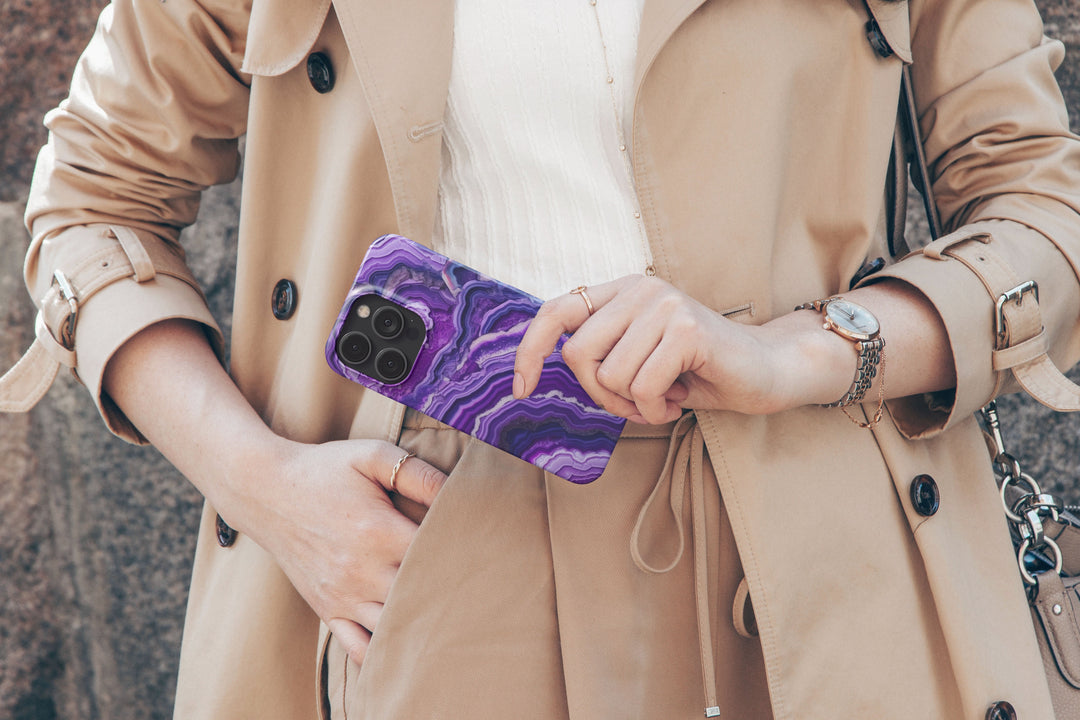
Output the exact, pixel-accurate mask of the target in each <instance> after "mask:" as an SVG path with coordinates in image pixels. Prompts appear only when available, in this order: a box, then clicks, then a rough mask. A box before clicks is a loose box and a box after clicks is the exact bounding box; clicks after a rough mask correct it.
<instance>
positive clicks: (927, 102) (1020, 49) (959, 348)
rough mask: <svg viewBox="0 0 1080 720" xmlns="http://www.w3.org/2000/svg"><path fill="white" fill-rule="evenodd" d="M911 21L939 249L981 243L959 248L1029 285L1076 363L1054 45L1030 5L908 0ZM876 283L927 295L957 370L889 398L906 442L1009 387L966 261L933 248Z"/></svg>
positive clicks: (1069, 158) (1052, 344)
mask: <svg viewBox="0 0 1080 720" xmlns="http://www.w3.org/2000/svg"><path fill="white" fill-rule="evenodd" d="M911 18H912V56H913V65H912V78H913V85H914V88H915V95H916V105H917V107H918V111H919V123H920V126H921V130H922V133H923V138H924V146H925V149H926V155H927V164H928V166H929V170H930V176H931V178H932V180H933V188H934V191H935V194H936V196H937V202H938V205H939V209H940V212H941V217H942V223H943V225H944V230H945V232H947V233H951V235H950V237H949V239H948V240H947V241H945V242H946V243H955V245H954V247H959V246H961V245H963V240H964V239H965V238H975V237H979V238H980V239H979V240H972V241H969V243H968V244H969V246H972V247H973V246H975V245H976V244H982V245H983V247H985V248H986V249H989V250H990V251H991V252H992V253H994V255H995V257H997V258H1000V259H1001V260H1003V261H1004V263H1003V264H1004V265H1005V266H1008V267H1009V268H1011V270H1012V272H1013V273H1014V274H1015V276H1016V277H1018V278H1020V279H1021V280H1023V281H1027V280H1034V281H1035V282H1037V283H1038V287H1039V290H1040V293H1039V298H1040V300H1039V309H1040V311H1041V316H1042V324H1043V326H1044V328H1045V331H1046V336H1047V338H1048V339H1049V355H1050V358H1051V359H1052V360H1053V361H1054V363H1055V364H1056V365H1057V367H1058V368H1062V369H1064V368H1068V367H1069V366H1071V365H1072V364H1073V363H1074V362H1076V360H1077V359H1078V358H1080V285H1078V279H1077V278H1078V275H1080V215H1078V213H1080V138H1077V137H1076V136H1075V135H1073V134H1072V133H1070V131H1069V124H1068V118H1067V115H1066V111H1065V103H1064V100H1063V98H1062V95H1061V91H1060V89H1059V88H1058V85H1057V82H1056V81H1055V79H1054V71H1055V69H1056V68H1057V67H1058V65H1060V64H1061V62H1062V59H1063V57H1064V48H1063V46H1062V45H1061V43H1059V42H1054V41H1050V40H1047V39H1046V38H1045V37H1044V36H1043V28H1042V21H1041V19H1040V18H1039V16H1038V13H1037V11H1036V9H1035V6H1034V5H1033V4H1032V3H1031V2H1030V1H1029V0H989V1H988V0H913V1H912V3H911ZM940 247H941V245H940V244H938V245H937V249H938V250H940ZM975 256H976V257H977V258H981V255H979V254H978V253H977V252H976V253H975ZM881 277H894V278H898V279H901V280H903V281H906V282H908V283H910V284H911V285H913V286H915V287H916V288H918V289H919V290H920V291H921V292H922V293H923V294H924V295H925V296H926V297H927V298H929V300H930V301H931V302H932V303H933V304H934V306H935V307H936V309H937V311H938V312H939V313H940V316H941V318H942V320H943V322H944V324H945V327H946V330H947V331H948V335H949V342H950V345H951V349H952V353H953V358H954V361H955V365H956V373H957V383H956V388H955V391H950V392H947V393H936V394H934V395H928V396H924V397H912V398H903V399H899V400H894V401H892V402H891V403H890V411H891V413H892V415H893V417H894V419H895V420H896V421H897V424H898V425H899V427H900V429H901V430H902V431H903V432H904V434H905V435H907V436H909V437H927V436H930V435H933V434H935V433H937V432H939V431H941V430H943V429H945V428H947V427H949V426H951V425H952V424H953V423H954V422H957V421H959V420H962V419H964V418H966V417H967V416H968V415H969V414H970V413H972V412H974V411H975V410H977V409H978V408H979V407H981V406H982V405H984V404H985V403H986V402H987V401H989V400H990V399H992V397H993V396H994V395H995V394H996V393H998V392H1001V391H1009V390H1015V389H1016V385H1015V383H1014V382H1012V381H1011V378H1010V374H1009V372H1008V370H995V368H994V361H993V355H994V350H995V349H996V348H995V342H996V332H995V319H996V312H997V311H996V307H995V301H996V298H995V297H992V296H991V294H990V293H989V292H988V289H987V288H986V287H984V284H983V281H982V279H981V278H980V276H979V274H977V273H976V272H975V271H974V270H973V269H971V267H970V266H969V264H965V263H964V262H961V261H959V260H958V259H956V258H955V257H953V256H951V254H948V253H947V254H942V253H940V252H934V251H933V249H931V250H929V251H920V252H917V253H914V254H912V255H910V256H908V257H906V258H904V259H903V260H901V261H900V262H898V263H896V264H895V265H893V266H892V267H891V268H889V269H887V270H886V271H884V272H883V273H881V274H880V275H877V276H874V278H875V281H876V280H877V279H879V278H881ZM1032 299H1033V298H1025V302H1027V301H1030V300H1032Z"/></svg>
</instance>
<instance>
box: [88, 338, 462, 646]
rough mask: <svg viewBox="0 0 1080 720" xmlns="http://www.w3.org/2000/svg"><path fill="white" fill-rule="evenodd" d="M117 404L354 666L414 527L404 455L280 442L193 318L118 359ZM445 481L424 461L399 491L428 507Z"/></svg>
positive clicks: (111, 378)
mask: <svg viewBox="0 0 1080 720" xmlns="http://www.w3.org/2000/svg"><path fill="white" fill-rule="evenodd" d="M104 385H105V388H106V391H107V393H108V394H109V396H110V397H112V398H113V400H114V401H115V402H116V404H117V405H118V406H119V407H121V408H123V409H124V412H125V413H126V414H127V416H128V418H129V419H130V420H131V421H132V422H133V423H135V424H136V426H137V427H138V428H139V429H140V430H141V431H142V432H143V434H144V435H146V437H147V438H149V439H150V440H151V441H152V442H153V443H154V445H156V446H157V448H158V449H159V450H160V451H161V452H162V453H163V454H164V455H165V457H167V458H169V460H171V461H172V462H173V464H174V465H176V467H177V469H179V470H180V472H182V473H183V474H184V475H185V476H187V477H188V478H190V479H191V481H192V483H194V484H195V486H196V487H197V488H198V489H199V490H200V492H202V494H203V495H205V496H206V498H207V499H208V500H209V501H210V504H211V505H213V506H214V508H215V509H216V510H217V511H218V512H220V513H221V516H222V517H223V518H224V519H225V521H226V522H228V523H229V524H230V525H232V526H233V527H235V528H236V529H237V530H239V531H241V532H243V533H245V534H246V535H248V536H250V537H251V539H252V540H254V541H255V542H257V543H258V544H259V545H260V546H261V547H263V548H264V549H265V550H267V551H268V552H269V553H270V554H271V555H273V556H274V559H275V560H276V561H277V562H278V564H279V565H280V566H281V568H282V569H283V570H284V571H285V574H286V575H287V576H288V577H289V579H290V580H291V581H292V582H293V584H294V585H295V586H296V589H297V590H298V591H299V593H300V595H301V596H303V598H304V599H305V600H307V602H308V603H309V604H310V605H311V607H312V608H313V609H314V610H315V612H316V613H317V614H318V615H319V617H320V618H322V619H323V620H324V621H325V622H326V624H327V625H329V626H330V628H331V630H333V632H334V633H335V635H337V636H338V638H339V639H340V640H341V642H342V643H343V644H344V646H345V647H346V649H347V650H348V652H349V656H350V657H351V658H352V659H353V660H354V661H356V662H361V661H362V660H363V657H364V652H365V651H366V650H367V646H368V641H369V640H370V639H371V631H372V630H374V629H375V626H376V625H377V624H378V622H379V616H380V615H381V614H382V605H383V603H384V602H385V600H386V595H387V593H388V592H389V590H390V586H391V585H392V584H393V582H394V578H395V577H396V576H397V570H398V566H399V565H400V564H401V559H402V557H403V556H404V555H405V550H406V549H407V548H408V547H409V544H410V543H411V542H412V538H413V536H414V535H415V534H416V524H415V523H413V522H412V521H411V520H409V519H408V518H406V517H405V516H404V515H402V514H401V513H399V512H398V511H397V509H396V508H395V507H394V505H393V504H392V503H391V502H390V498H389V496H388V495H387V490H389V485H390V473H391V472H392V471H393V468H394V465H395V464H396V463H397V461H398V460H400V459H401V456H402V455H404V454H405V451H404V450H402V449H401V448H399V447H397V446H395V445H392V444H390V443H387V442H381V441H376V440H343V441H339V442H331V443H326V444H323V445H309V444H304V443H299V442H294V441H291V440H287V439H285V438H282V437H280V436H278V435H276V434H275V433H274V432H273V431H272V430H271V429H270V428H268V427H267V426H266V425H265V423H263V420H262V418H261V417H260V416H259V415H258V413H256V412H255V410H254V409H253V408H252V407H251V405H250V404H249V403H248V401H247V399H246V398H245V397H244V396H243V395H242V394H241V393H240V391H239V389H237V387H236V385H235V384H233V381H232V379H231V378H230V377H229V376H228V375H227V374H226V373H225V371H224V369H223V368H222V367H221V364H220V363H219V362H218V360H217V357H216V356H215V355H214V352H213V350H211V348H210V345H209V344H208V343H207V341H206V334H205V333H204V332H203V330H202V329H201V328H200V327H199V326H198V325H196V324H194V323H192V322H189V321H180V320H170V321H165V322H160V323H157V324H155V325H151V326H149V327H147V328H145V329H144V330H143V331H141V332H140V333H138V334H137V335H136V336H135V337H134V338H131V339H130V340H128V341H127V342H126V343H125V344H124V345H123V346H122V347H121V348H120V349H119V350H117V352H116V353H115V354H114V355H113V357H112V359H111V360H110V361H109V364H108V367H107V369H106V373H105V379H104ZM445 479H446V477H445V476H444V475H443V474H442V473H441V472H439V471H438V470H437V469H435V468H434V467H432V466H430V465H428V464H427V463H425V462H424V461H423V460H420V459H418V458H410V459H409V460H407V461H406V462H405V463H404V464H403V465H402V466H401V468H400V470H399V472H398V474H397V478H396V483H395V485H396V488H397V491H398V492H399V493H401V494H402V495H403V496H405V497H408V498H409V499H411V500H415V501H416V502H418V503H421V504H423V505H428V506H429V505H430V504H431V503H432V501H434V499H435V496H436V495H437V494H438V492H439V489H440V488H441V487H442V485H443V482H444V481H445Z"/></svg>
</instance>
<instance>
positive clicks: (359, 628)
mask: <svg viewBox="0 0 1080 720" xmlns="http://www.w3.org/2000/svg"><path fill="white" fill-rule="evenodd" d="M404 454H405V451H404V450H402V449H401V448H399V447H397V446H395V445H392V444H390V443H387V442H382V441H376V440H346V441H339V442H331V443H326V444H323V445H306V444H302V443H295V442H291V441H280V445H279V447H278V451H277V453H270V454H268V455H264V456H263V457H264V458H265V463H259V465H260V467H258V468H252V469H253V470H255V472H257V473H258V475H259V481H258V482H253V483H250V484H248V483H245V485H249V486H250V487H253V488H255V492H257V493H258V494H257V496H252V497H250V498H247V502H245V503H242V504H240V505H235V506H233V508H231V509H234V510H235V511H236V517H237V519H235V520H234V519H233V518H230V516H228V515H225V514H224V512H225V510H224V509H222V508H219V510H221V511H222V513H223V517H225V518H226V520H227V521H228V522H237V529H239V530H241V531H242V532H246V533H247V534H248V535H250V536H251V538H252V539H253V540H255V542H257V543H259V545H260V546H262V547H263V548H264V549H265V550H267V551H268V552H269V553H270V554H271V555H273V556H274V559H275V560H276V561H277V562H278V564H279V565H280V566H281V568H282V570H283V571H284V572H285V574H286V575H287V576H288V578H289V580H290V581H291V582H292V583H293V585H294V586H295V587H296V589H297V591H298V592H299V593H300V595H301V596H302V597H303V598H304V599H305V600H306V601H307V602H308V604H309V605H310V606H311V607H312V609H313V610H314V611H315V613H316V614H317V615H318V616H319V617H320V618H322V620H323V621H324V622H325V623H326V624H327V626H328V627H329V628H330V630H331V632H333V633H334V635H335V636H336V637H337V638H338V640H339V641H340V642H341V643H342V645H343V646H344V647H345V649H346V650H347V652H348V654H349V657H350V658H351V659H352V660H353V661H354V662H356V663H361V662H362V661H363V659H364V655H365V653H366V651H367V647H368V644H369V643H370V641H371V633H372V632H374V630H375V628H376V627H377V626H378V623H379V617H380V615H381V614H382V609H383V603H384V602H385V601H386V596H387V593H388V592H389V590H390V586H391V585H392V584H393V582H394V579H395V577H396V576H397V571H398V567H399V566H400V565H401V560H402V557H403V556H404V555H405V551H406V550H407V549H408V547H409V545H410V544H411V543H412V539H413V537H414V536H415V534H416V531H417V526H416V524H415V523H413V522H412V521H411V520H409V519H408V518H406V517H405V516H404V515H402V514H401V513H400V512H398V510H397V509H396V508H395V507H394V505H393V503H391V501H390V497H389V495H388V491H389V483H390V473H391V471H392V469H393V467H394V464H395V463H396V462H397V461H398V460H399V459H400V458H401V457H402V455H404ZM445 479H446V476H445V475H443V473H441V472H440V471H439V470H437V469H435V468H434V467H432V466H431V465H428V464H427V463H426V462H424V461H423V460H420V459H419V458H416V457H413V458H409V459H408V460H406V461H405V462H404V463H403V464H402V465H401V467H400V469H399V471H398V474H397V477H396V479H395V488H396V490H397V492H398V493H400V494H401V495H403V496H405V497H407V498H409V499H411V500H414V501H416V502H419V503H422V504H423V505H427V506H430V504H431V503H432V501H433V500H434V499H435V496H436V495H437V494H438V492H439V490H440V489H441V488H442V485H443V482H444V481H445Z"/></svg>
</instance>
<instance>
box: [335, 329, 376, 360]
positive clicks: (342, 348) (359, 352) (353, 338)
mask: <svg viewBox="0 0 1080 720" xmlns="http://www.w3.org/2000/svg"><path fill="white" fill-rule="evenodd" d="M337 351H338V355H340V356H341V359H342V360H344V361H345V362H347V363H349V364H350V365H359V364H360V363H362V362H364V361H365V360H367V359H368V355H370V354H371V340H369V339H368V336H367V335H365V334H364V333H360V332H356V331H353V332H350V333H345V334H344V335H342V336H341V339H340V340H338V346H337Z"/></svg>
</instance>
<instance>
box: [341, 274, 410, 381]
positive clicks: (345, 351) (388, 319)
mask: <svg viewBox="0 0 1080 720" xmlns="http://www.w3.org/2000/svg"><path fill="white" fill-rule="evenodd" d="M425 337H427V331H426V330H425V328H424V322H423V320H421V319H420V316H419V315H417V314H416V313H415V312H413V311H412V310H409V309H408V308H406V307H403V306H401V305H398V304H397V303H395V302H392V301H390V300H387V299H386V298H384V297H381V296H379V295H362V296H361V297H359V298H357V299H356V300H355V301H354V302H353V305H352V308H351V309H350V310H349V315H348V318H347V319H346V320H345V324H344V325H343V326H342V328H341V334H340V336H339V338H338V342H337V355H338V357H339V358H340V359H341V362H343V363H345V364H346V365H347V366H349V367H351V368H353V369H354V370H356V371H357V372H360V373H362V374H364V375H367V376H368V377H371V378H374V379H375V380H378V381H379V382H381V383H384V384H386V385H397V384H398V383H400V382H402V381H403V380H405V378H407V377H408V376H409V371H410V370H411V369H412V366H413V363H414V362H415V361H416V356H417V354H418V353H419V352H420V347H421V346H422V345H423V344H424V339H425Z"/></svg>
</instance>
